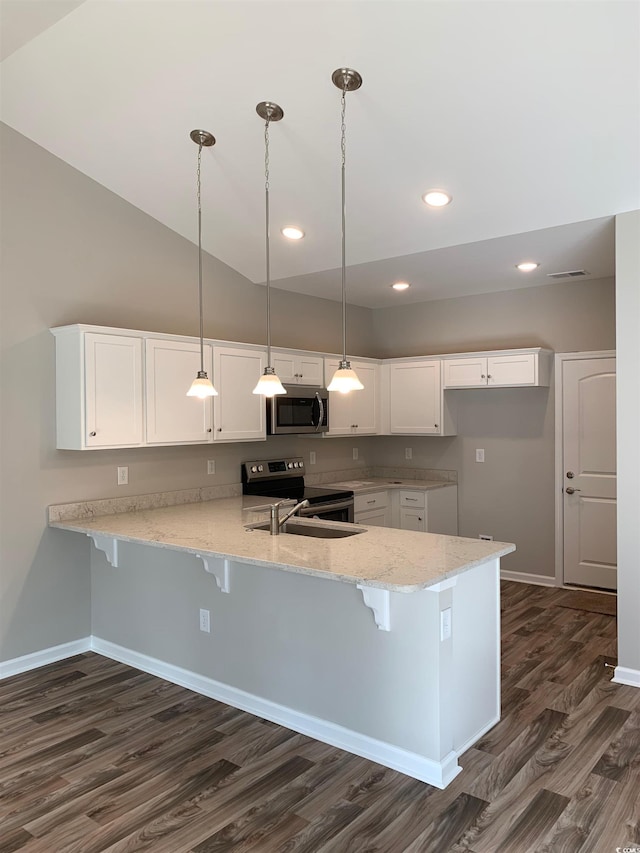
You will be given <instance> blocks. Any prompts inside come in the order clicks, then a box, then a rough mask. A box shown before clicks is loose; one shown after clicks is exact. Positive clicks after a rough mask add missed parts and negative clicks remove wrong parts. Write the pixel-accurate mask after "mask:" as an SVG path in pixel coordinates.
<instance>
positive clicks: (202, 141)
mask: <svg viewBox="0 0 640 853" xmlns="http://www.w3.org/2000/svg"><path fill="white" fill-rule="evenodd" d="M189 135H190V137H191V139H192V140H193V141H194V142H195V143H196V145H197V146H198V169H197V173H196V183H197V189H198V301H199V305H200V370H199V371H198V373H197V375H196V378H195V379H194V380H193V382H192V383H191V388H189V390H188V391H187V397H199V398H200V399H201V400H204V399H205V398H206V397H217V396H218V392H217V391H216V389H215V388H214V387H213V383H212V382H211V380H210V379H209V377H208V376H207V371H206V370H205V369H204V331H203V319H202V207H201V204H200V163H201V161H202V148H203V146H205V147H209V146H211V145H215V144H216V140H215V137H214V136H212V134H210V133H209V131H207V130H192V131H191V133H190V134H189Z"/></svg>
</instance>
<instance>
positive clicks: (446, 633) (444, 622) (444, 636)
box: [440, 607, 451, 642]
mask: <svg viewBox="0 0 640 853" xmlns="http://www.w3.org/2000/svg"><path fill="white" fill-rule="evenodd" d="M450 639H451V608H450V607H447V608H445V609H444V610H441V611H440V640H441V642H444V640H450Z"/></svg>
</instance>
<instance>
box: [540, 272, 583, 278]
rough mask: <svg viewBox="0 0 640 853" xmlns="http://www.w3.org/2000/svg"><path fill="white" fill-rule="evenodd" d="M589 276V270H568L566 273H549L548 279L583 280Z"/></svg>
mask: <svg viewBox="0 0 640 853" xmlns="http://www.w3.org/2000/svg"><path fill="white" fill-rule="evenodd" d="M584 275H589V272H588V271H587V270H567V271H566V272H548V273H547V278H581V277H582V276H584Z"/></svg>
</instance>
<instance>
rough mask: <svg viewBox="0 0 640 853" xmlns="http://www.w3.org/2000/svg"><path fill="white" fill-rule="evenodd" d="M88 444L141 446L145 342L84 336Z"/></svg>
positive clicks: (123, 338)
mask: <svg viewBox="0 0 640 853" xmlns="http://www.w3.org/2000/svg"><path fill="white" fill-rule="evenodd" d="M84 344H85V351H84V354H85V445H86V447H133V446H136V445H138V444H141V443H142V340H141V339H140V338H134V337H128V336H125V335H103V334H96V333H93V332H88V333H87V334H86V335H85V341H84Z"/></svg>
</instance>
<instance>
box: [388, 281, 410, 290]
mask: <svg viewBox="0 0 640 853" xmlns="http://www.w3.org/2000/svg"><path fill="white" fill-rule="evenodd" d="M391 287H392V288H393V289H394V290H408V288H410V287H411V285H410V284H409V282H408V281H396V283H395V284H392V285H391Z"/></svg>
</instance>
